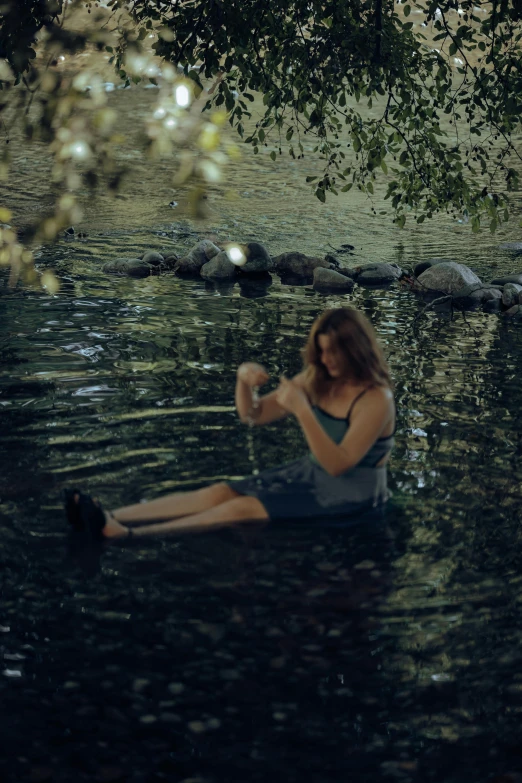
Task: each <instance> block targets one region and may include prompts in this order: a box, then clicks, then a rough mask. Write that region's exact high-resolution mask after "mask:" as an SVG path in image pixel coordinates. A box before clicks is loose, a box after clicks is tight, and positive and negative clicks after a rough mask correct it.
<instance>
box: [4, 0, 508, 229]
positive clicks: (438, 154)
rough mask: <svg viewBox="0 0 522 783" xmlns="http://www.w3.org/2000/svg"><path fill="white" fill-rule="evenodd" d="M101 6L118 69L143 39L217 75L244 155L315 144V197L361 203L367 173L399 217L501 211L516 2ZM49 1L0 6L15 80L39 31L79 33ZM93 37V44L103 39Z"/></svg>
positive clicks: (495, 218) (263, 0)
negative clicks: (113, 25)
mask: <svg viewBox="0 0 522 783" xmlns="http://www.w3.org/2000/svg"><path fill="white" fill-rule="evenodd" d="M83 5H84V6H87V7H89V6H90V7H93V8H94V7H95V6H96V5H97V4H96V3H94V2H85V3H83ZM106 5H107V6H108V7H109V9H111V10H113V11H114V12H116V11H117V10H118V9H120V10H121V9H123V8H125V9H126V10H127V11H128V12H129V13H130V15H131V18H132V21H133V24H132V26H131V27H130V28H129V27H128V28H127V29H125V30H123V31H122V33H121V36H120V39H119V42H118V46H117V47H116V48H113V47H112V46H111V47H109V48H110V51H111V52H113V54H114V63H115V66H116V68H117V70H118V71H119V72H120V75H121V76H122V78H129V76H130V74H129V72H128V69H127V68H126V64H125V63H126V57H127V55H128V52H129V50H130V49H132V50H135V49H136V47H139V45H140V41H143V39H144V38H145V37H146V36H147V35H148V34H150V32H151V31H152V32H153V33H156V34H157V39H156V42H155V44H154V50H155V52H156V54H158V55H159V56H160V57H161V58H163V59H164V60H166V61H170V62H171V63H173V64H176V66H178V67H179V66H181V67H182V68H183V69H184V72H185V74H186V75H187V76H188V77H190V78H191V79H192V80H193V81H194V82H195V83H196V84H197V85H199V87H201V88H203V83H204V81H206V80H209V79H212V80H214V82H215V89H214V91H213V92H212V95H211V96H210V97H209V100H208V104H207V107H208V108H210V107H211V106H217V107H222V108H224V109H226V111H227V112H228V117H229V121H230V123H231V124H232V125H233V126H234V127H235V129H236V130H237V132H238V134H239V136H240V137H241V138H242V139H243V141H244V142H245V143H248V144H250V145H252V147H253V151H254V153H258V152H259V151H260V150H261V148H263V147H264V146H269V147H271V148H272V149H271V151H270V155H271V156H272V158H273V159H275V158H276V156H277V155H278V154H280V153H282V152H283V151H284V149H286V147H288V152H289V154H290V155H291V156H293V157H295V158H299V157H301V156H303V155H304V154H305V145H306V146H307V147H309V145H310V141H311V140H313V143H314V153H315V154H316V155H318V156H320V157H322V158H323V159H324V171H323V174H322V176H318V177H316V178H312V177H310V178H308V179H309V180H310V181H311V185H312V187H313V189H314V191H315V195H316V196H317V198H318V199H319V200H320V201H324V200H325V198H326V196H327V193H329V192H330V193H334V194H336V193H338V192H339V190H341V191H348V190H349V189H350V188H352V187H356V188H358V189H360V190H361V191H363V192H365V193H367V194H368V195H369V196H370V197H371V195H372V194H373V192H374V182H375V180H376V179H377V178H378V177H380V178H386V182H387V193H386V197H387V198H389V199H390V202H391V206H392V208H393V210H394V212H395V221H396V222H397V223H398V225H399V226H403V225H404V223H405V221H406V218H407V216H408V214H409V213H411V214H412V215H414V216H415V218H416V220H417V222H422V221H423V220H425V219H426V218H430V217H432V216H433V215H434V214H435V213H437V212H439V211H441V210H447V211H452V212H456V213H458V214H459V215H463V216H464V217H465V218H469V219H470V221H471V224H472V227H473V230H478V229H479V227H480V224H481V221H482V223H484V221H487V222H488V223H489V226H490V228H491V230H494V229H495V228H496V227H497V225H498V224H499V223H500V222H502V221H504V220H507V219H508V217H509V193H510V191H513V190H516V189H517V188H518V183H519V173H518V171H517V165H518V162H519V161H520V151H519V150H518V149H517V146H516V143H515V142H516V137H517V134H518V133H519V130H520V128H519V124H520V117H521V115H522V71H521V67H520V62H521V58H520V40H521V35H522V26H521V18H522V3H521V2H520V0H514V1H513V2H511V3H509V2H507V0H494V1H493V2H492V3H487V4H486V3H483V2H482V0H461V2H457V1H456V0H422V1H421V2H406V3H405V4H395V3H394V2H392V0H277V1H275V0H168V1H167V0H133V2H129V3H125V2H124V0H109V2H108V3H106ZM15 6H16V8H15ZM22 6H23V13H22V8H21V7H22ZM62 6H63V4H62V2H61V0H47V2H46V0H17V2H16V3H9V2H7V1H6V0H4V15H3V17H2V20H1V26H0V46H1V54H2V56H3V57H5V58H7V60H8V61H9V63H10V65H11V67H12V68H13V70H14V71H15V72H16V74H17V75H18V76H19V77H20V76H23V75H25V78H27V77H28V76H29V75H30V73H31V68H32V67H33V66H32V58H33V57H34V46H33V42H34V39H35V36H36V34H37V32H38V30H39V29H42V28H45V29H46V32H47V35H48V36H49V37H50V38H52V37H53V36H54V37H55V38H56V39H57V40H58V41H61V42H62V45H63V46H64V47H65V48H67V47H68V48H69V49H71V48H74V47H78V46H79V45H80V46H84V45H86V43H87V42H88V41H89V38H88V36H85V37H84V38H82V37H81V36H80V37H78V36H72V37H71V36H68V35H67V34H66V33H65V31H64V29H63V26H62V25H61V24H60V14H61V13H62V12H63V10H64V9H63V7H62ZM6 10H7V13H6ZM15 17H16V19H17V21H14V20H15ZM411 19H415V23H413V22H412V21H411ZM91 41H92V36H91ZM96 43H97V45H99V46H100V45H101V46H103V45H104V44H103V36H101V37H98V39H97V40H96ZM255 92H259V93H261V94H262V95H263V106H264V114H263V116H262V117H261V118H260V119H259V121H258V122H257V123H256V125H255V128H254V130H253V132H252V130H250V131H247V129H246V127H245V126H246V123H245V119H248V118H250V117H251V107H252V101H253V100H254V95H253V93H255ZM283 140H284V142H285V144H283V143H282V141H283Z"/></svg>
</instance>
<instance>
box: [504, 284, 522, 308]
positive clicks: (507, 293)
mask: <svg viewBox="0 0 522 783" xmlns="http://www.w3.org/2000/svg"><path fill="white" fill-rule="evenodd" d="M521 292H522V285H517V284H516V283H506V285H505V286H504V288H503V289H502V304H503V305H504V307H506V308H508V307H513V305H515V304H518V303H519V297H520V293H521Z"/></svg>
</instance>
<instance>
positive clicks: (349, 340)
mask: <svg viewBox="0 0 522 783" xmlns="http://www.w3.org/2000/svg"><path fill="white" fill-rule="evenodd" d="M320 334H327V335H328V336H329V337H331V338H332V341H333V344H334V345H335V346H336V348H337V350H338V351H339V354H340V355H341V356H342V359H343V362H342V364H343V373H342V378H343V379H344V380H350V381H353V382H355V383H357V384H361V385H363V384H367V385H368V386H389V387H390V388H391V387H392V386H393V384H392V380H391V378H390V371H389V369H388V365H387V363H386V359H385V358H384V355H383V353H382V350H381V348H380V346H379V343H378V342H377V336H376V334H375V331H374V329H373V326H372V325H371V323H370V322H369V321H368V319H367V318H366V316H365V315H363V314H362V313H361V312H359V310H354V309H353V308H351V307H337V308H336V309H335V310H326V311H325V312H324V313H323V314H322V315H320V316H319V318H317V319H316V320H315V321H314V323H313V324H312V328H311V330H310V334H309V336H308V340H307V343H306V345H305V347H304V350H303V359H304V367H305V371H306V376H305V385H306V389H307V391H308V393H309V394H310V396H311V398H312V400H313V401H314V402H317V401H318V400H319V399H320V398H321V397H322V396H323V395H324V394H325V393H326V392H327V391H328V390H329V389H330V387H331V386H332V384H333V383H334V382H335V379H332V378H330V376H329V375H328V371H327V369H326V367H325V366H324V365H323V364H322V362H321V350H320V347H319V341H318V337H319V335H320Z"/></svg>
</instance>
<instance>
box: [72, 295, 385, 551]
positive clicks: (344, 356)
mask: <svg viewBox="0 0 522 783" xmlns="http://www.w3.org/2000/svg"><path fill="white" fill-rule="evenodd" d="M268 379H269V376H268V374H267V372H266V370H265V369H264V368H263V367H262V366H261V365H259V364H254V363H252V362H246V363H244V364H242V365H241V366H240V367H239V368H238V371H237V383H236V408H237V411H238V413H239V417H240V419H241V421H243V422H248V421H251V420H252V419H253V420H254V423H255V424H256V425H260V424H268V423H270V422H273V421H276V420H278V419H282V418H284V417H285V416H288V415H289V414H292V415H293V416H295V417H296V419H297V421H298V422H299V424H300V426H301V429H302V431H303V434H304V436H305V438H306V440H307V442H308V446H309V449H310V453H309V454H307V455H305V456H303V457H301V458H300V459H297V460H295V461H293V462H290V463H287V464H286V465H283V466H281V467H278V468H273V469H271V470H266V471H264V472H262V473H260V474H259V475H258V476H251V477H249V478H246V479H242V480H239V481H230V482H226V483H219V484H212V485H211V486H209V487H205V488H203V489H198V490H195V491H193V492H177V493H175V494H173V495H167V496H166V497H163V498H158V499H157V500H152V501H150V502H148V503H138V504H136V505H133V506H125V507H123V508H119V509H116V510H115V511H110V512H109V511H103V510H102V509H101V507H100V505H99V504H98V503H97V502H96V501H93V500H92V499H91V498H90V497H89V496H88V495H83V494H82V493H80V492H78V491H77V490H72V491H70V492H69V493H68V495H67V500H66V510H67V515H68V518H69V521H70V522H71V524H72V525H73V526H74V527H76V528H79V529H85V527H87V528H88V529H89V530H90V531H91V532H93V533H95V534H98V535H100V536H101V537H105V538H107V539H118V538H124V537H128V536H130V535H133V536H136V537H137V536H149V535H154V534H158V533H159V534H161V533H184V532H188V531H197V530H205V529H211V528H218V527H222V526H225V525H230V524H234V523H236V522H247V521H256V520H260V521H261V520H272V521H273V520H278V519H291V518H294V519H303V518H310V517H323V518H324V517H334V516H335V517H342V516H344V517H346V516H347V515H349V516H351V517H353V516H354V515H356V514H360V513H361V512H363V511H365V510H367V509H369V508H380V507H383V506H384V503H385V502H386V500H387V498H388V490H387V486H386V472H387V471H386V463H387V461H388V459H389V456H390V452H391V450H392V447H393V442H394V441H393V434H394V431H395V405H394V401H393V393H392V389H391V385H392V384H391V380H390V375H389V371H388V368H387V365H386V362H385V359H384V357H383V355H382V352H381V349H380V348H379V345H378V343H377V339H376V337H375V333H374V331H373V328H372V326H371V325H370V323H369V321H368V320H367V319H366V317H365V316H364V315H363V314H362V313H360V312H358V311H357V310H353V309H351V308H345V307H341V308H338V309H335V310H327V311H326V312H325V313H323V315H321V316H320V317H319V318H318V319H317V320H316V321H315V322H314V324H313V325H312V329H311V331H310V335H309V337H308V341H307V343H306V346H305V349H304V369H303V371H302V372H300V373H299V374H298V375H296V376H295V377H294V378H292V379H286V378H281V382H280V384H279V386H278V388H277V389H275V391H273V392H271V393H270V394H267V395H266V396H264V397H261V398H260V399H259V402H258V404H257V406H256V405H255V401H254V395H253V391H252V390H253V389H255V387H258V386H262V385H263V384H265V383H266V382H267V381H268ZM160 520H161V521H160ZM142 523H147V524H142ZM151 523H152V524H151Z"/></svg>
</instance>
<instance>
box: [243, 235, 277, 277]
mask: <svg viewBox="0 0 522 783" xmlns="http://www.w3.org/2000/svg"><path fill="white" fill-rule="evenodd" d="M238 247H240V248H241V250H242V251H243V253H244V254H245V257H246V263H245V264H243V265H242V266H240V267H238V268H239V269H240V270H241V272H245V274H247V275H248V274H250V275H256V274H263V273H266V272H270V271H271V270H272V269H273V268H274V263H273V261H272V258H271V256H270V253H269V252H268V250H267V249H266V247H264V246H263V245H261V244H260V243H259V242H246V243H245V244H239V245H238Z"/></svg>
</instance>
